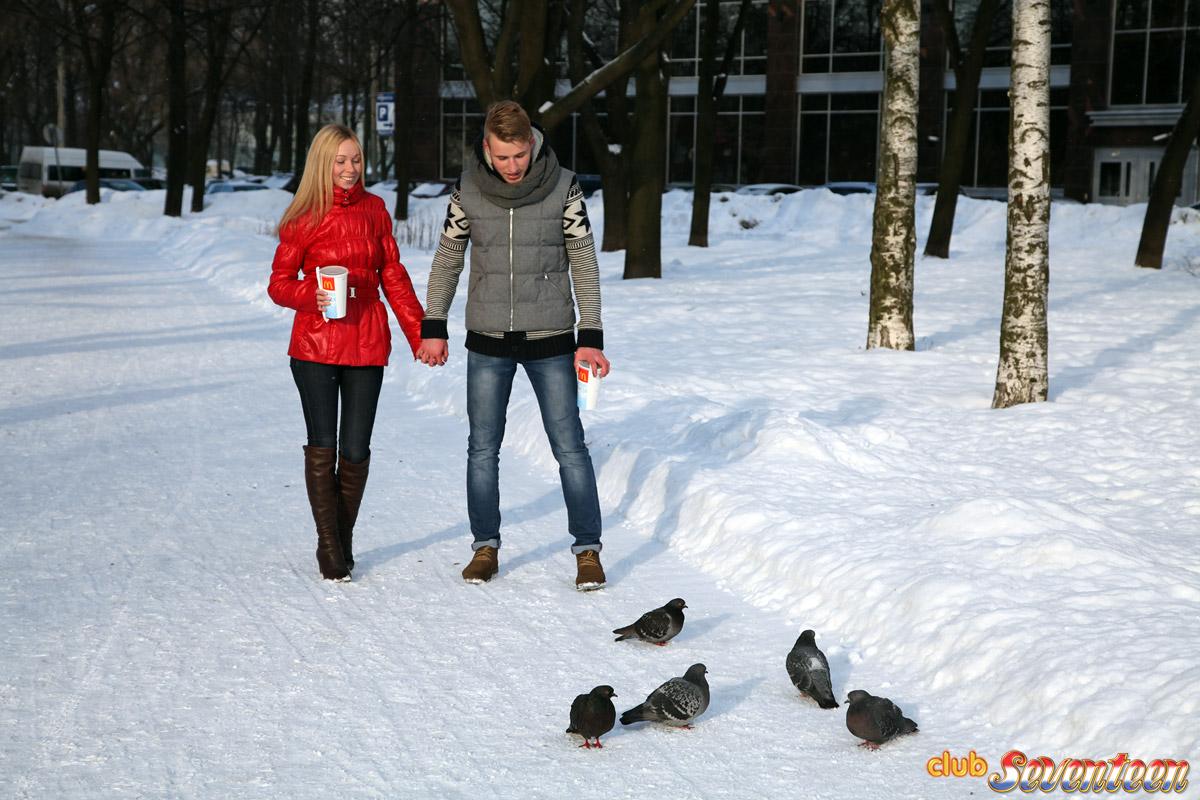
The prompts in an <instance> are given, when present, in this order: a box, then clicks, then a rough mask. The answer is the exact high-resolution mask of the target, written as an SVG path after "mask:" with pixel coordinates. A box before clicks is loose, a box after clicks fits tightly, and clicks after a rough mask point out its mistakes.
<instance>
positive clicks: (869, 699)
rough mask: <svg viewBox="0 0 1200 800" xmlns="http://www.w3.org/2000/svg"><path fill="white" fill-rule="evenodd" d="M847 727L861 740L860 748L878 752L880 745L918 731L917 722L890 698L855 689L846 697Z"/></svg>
mask: <svg viewBox="0 0 1200 800" xmlns="http://www.w3.org/2000/svg"><path fill="white" fill-rule="evenodd" d="M846 702H847V703H849V704H850V705H849V706H847V707H846V727H847V728H849V729H850V732H851V733H853V734H854V735H855V736H857V737H858V738H860V739H865V740H866V741H864V742H862V743H861V744H860V745H859V747H869V748H871V749H872V750H878V749H879V745H881V744H883V743H884V742H889V741H891V740H892V739H895V738H896V737H897V736H903V735H905V734H907V733H916V732H917V723H915V722H913V721H912V720H911V719H909V718H908V717H906V716H904V712H903V711H901V710H900V707H899V706H897V705H896V704H895V703H893V702H892V701H891V700H888V699H887V698H886V697H875V696H874V695H872V694H871V693H869V692H864V691H862V690H861V689H855V690H854V691H853V692H851V693H850V694H848V695H847V696H846Z"/></svg>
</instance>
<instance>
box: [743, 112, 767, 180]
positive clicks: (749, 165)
mask: <svg viewBox="0 0 1200 800" xmlns="http://www.w3.org/2000/svg"><path fill="white" fill-rule="evenodd" d="M765 133H766V116H765V115H763V114H743V115H742V158H741V165H740V169H739V170H738V183H760V182H761V181H762V154H763V144H764V140H765Z"/></svg>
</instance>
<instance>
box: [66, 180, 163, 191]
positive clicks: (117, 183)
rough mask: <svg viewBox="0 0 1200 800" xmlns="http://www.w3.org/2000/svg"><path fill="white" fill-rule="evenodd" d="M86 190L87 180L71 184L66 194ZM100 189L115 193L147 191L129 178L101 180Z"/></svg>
mask: <svg viewBox="0 0 1200 800" xmlns="http://www.w3.org/2000/svg"><path fill="white" fill-rule="evenodd" d="M86 188H87V181H86V180H84V181H75V182H74V183H73V184H71V188H70V189H67V192H66V193H67V194H70V193H71V192H78V191H82V190H84V189H86ZM100 188H101V189H112V190H113V191H114V192H144V191H146V189H145V187H143V186H142V185H141V184H139V183H138V182H137V181H134V180H131V179H129V178H101V179H100Z"/></svg>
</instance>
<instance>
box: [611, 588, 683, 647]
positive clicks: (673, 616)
mask: <svg viewBox="0 0 1200 800" xmlns="http://www.w3.org/2000/svg"><path fill="white" fill-rule="evenodd" d="M685 608H687V603H685V602H683V598H681V597H676V598H675V599H674V600H672V601H671V602H669V603H667V604H666V605H665V606H663V607H662V608H656V609H654V610H653V611H647V612H646V613H645V614H642V616H641V617H639V618H638V621H637V622H635V623H633V624H632V625H626V626H625V627H624V628H617V629H616V630H615V631H613V633H615V634H617V641H618V642H623V641H625V640H626V639H641V640H642V641H643V642H651V643H652V644H656V645H658V646H660V647H661V646H662V645H664V644H666V643H667V642H669V641H671V640H672V639H674V638H675V636H676V634H678V633H679V632H680V631H681V630H683V610H684V609H685Z"/></svg>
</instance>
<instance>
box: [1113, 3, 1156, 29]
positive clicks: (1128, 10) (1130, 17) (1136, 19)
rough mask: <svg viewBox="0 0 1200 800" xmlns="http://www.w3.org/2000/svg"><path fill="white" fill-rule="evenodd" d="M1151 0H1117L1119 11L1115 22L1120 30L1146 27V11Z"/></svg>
mask: <svg viewBox="0 0 1200 800" xmlns="http://www.w3.org/2000/svg"><path fill="white" fill-rule="evenodd" d="M1149 7H1150V0H1117V11H1116V17H1115V20H1114V22H1115V23H1116V28H1117V30H1119V31H1128V30H1135V29H1137V28H1144V27H1146V18H1147V14H1146V11H1147V9H1148V8H1149Z"/></svg>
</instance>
